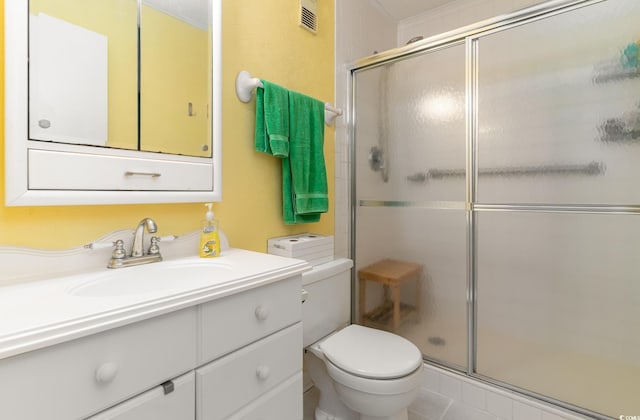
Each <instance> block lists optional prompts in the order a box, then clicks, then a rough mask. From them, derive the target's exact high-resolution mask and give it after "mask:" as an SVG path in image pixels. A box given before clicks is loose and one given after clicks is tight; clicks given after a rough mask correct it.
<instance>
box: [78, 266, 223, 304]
mask: <svg viewBox="0 0 640 420" xmlns="http://www.w3.org/2000/svg"><path fill="white" fill-rule="evenodd" d="M231 274H232V266H231V265H230V264H225V263H221V262H218V261H209V260H186V261H184V260H174V261H163V262H159V263H151V264H145V265H139V266H135V267H127V268H119V269H115V270H109V271H107V272H100V273H98V274H93V275H89V276H87V277H86V278H85V279H83V281H82V282H81V284H78V285H75V286H74V287H71V288H70V289H69V290H68V291H67V292H68V293H69V294H70V295H72V296H81V297H114V296H129V295H154V294H160V293H162V294H166V293H171V292H175V293H180V292H184V291H189V290H196V289H200V288H203V287H209V286H213V285H215V284H216V283H221V282H224V281H228V280H230V279H231Z"/></svg>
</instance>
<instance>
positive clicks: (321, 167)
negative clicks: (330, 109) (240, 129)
mask: <svg viewBox="0 0 640 420" xmlns="http://www.w3.org/2000/svg"><path fill="white" fill-rule="evenodd" d="M289 164H290V168H291V179H292V185H293V191H292V202H293V210H294V213H295V215H296V216H301V215H309V216H311V215H319V213H326V212H327V211H328V210H329V197H328V190H327V170H326V167H325V163H324V103H322V102H320V101H319V100H317V99H314V98H311V97H309V96H306V95H303V94H301V93H297V92H291V91H290V92H289Z"/></svg>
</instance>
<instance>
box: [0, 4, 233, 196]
mask: <svg viewBox="0 0 640 420" xmlns="http://www.w3.org/2000/svg"><path fill="white" fill-rule="evenodd" d="M221 1H222V0H211V9H212V20H211V24H212V31H211V32H212V35H211V37H212V39H211V45H212V54H211V60H212V84H211V85H212V87H211V89H212V94H211V124H212V131H211V133H212V138H211V142H212V146H211V152H212V157H211V158H205V157H189V156H180V155H169V154H162V153H152V152H142V151H134V150H123V149H109V148H101V147H100V148H96V147H92V146H82V145H70V144H61V143H52V142H47V141H39V140H29V138H28V135H29V133H28V127H29V115H28V113H29V103H28V92H29V75H28V73H29V67H28V66H29V50H28V47H29V43H28V40H29V24H28V22H29V1H28V0H7V1H5V2H4V24H5V37H4V39H5V41H4V44H5V45H4V46H5V80H4V83H5V204H6V205H7V206H49V205H89V204H143V203H187V202H210V201H221V200H222V157H221V154H222V144H221V143H222V112H221V108H222V16H221V15H222V10H221V9H222V6H221ZM34 151H35V152H38V151H43V152H45V153H46V152H63V153H62V154H63V155H65V156H66V155H69V156H73V157H74V160H71V161H69V165H73V164H74V163H72V162H75V161H77V160H78V158H81V157H83V154H90V155H92V156H94V157H98V158H103V157H106V158H108V161H109V162H110V163H109V165H111V166H112V167H116V166H120V167H124V166H125V165H126V162H130V161H136V162H143V163H144V162H161V163H162V165H163V166H164V167H166V168H168V169H169V170H170V171H173V173H174V174H180V171H181V169H180V168H181V167H184V166H185V165H190V164H195V165H194V166H198V167H199V168H202V169H200V170H199V171H200V172H198V173H199V174H202V173H206V174H207V175H206V176H207V177H209V176H210V177H211V178H212V182H211V183H210V185H211V187H207V188H205V189H199V190H193V189H192V188H193V186H192V185H190V182H189V179H188V178H189V177H185V178H187V179H186V180H185V181H180V180H179V181H178V184H177V185H176V184H175V183H173V184H172V185H171V186H170V187H169V188H167V189H166V190H162V189H158V190H144V188H140V187H139V186H136V185H134V186H133V187H131V188H126V189H115V188H112V187H106V188H105V187H100V186H97V187H96V188H91V187H89V188H86V187H83V188H84V189H33V188H30V186H29V171H30V170H31V169H34V166H35V165H36V164H37V163H34V162H31V165H32V167H31V169H30V168H29V166H28V165H29V164H30V162H29V153H30V152H34ZM59 167H60V166H59ZM67 167H68V166H66V164H65V166H62V167H61V168H67ZM62 170H64V169H62ZM203 171H204V172H203ZM91 175H92V176H94V177H95V178H96V179H98V178H101V177H102V175H105V176H111V174H102V173H100V172H96V173H95V174H93V173H92V174H91ZM178 178H179V179H181V178H182V177H178ZM143 184H144V183H143ZM207 184H208V182H207ZM100 188H104V189H102V190H101V189H100Z"/></svg>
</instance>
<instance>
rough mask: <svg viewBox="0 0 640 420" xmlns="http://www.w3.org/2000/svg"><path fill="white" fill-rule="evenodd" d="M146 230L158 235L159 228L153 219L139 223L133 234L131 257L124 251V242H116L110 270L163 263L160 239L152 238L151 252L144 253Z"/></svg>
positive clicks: (110, 261)
mask: <svg viewBox="0 0 640 420" xmlns="http://www.w3.org/2000/svg"><path fill="white" fill-rule="evenodd" d="M145 229H146V230H147V232H149V233H156V232H157V231H158V226H157V225H156V222H154V221H153V219H151V218H149V217H146V218H144V219H142V220H141V221H140V223H138V227H136V231H135V232H134V234H133V244H132V245H131V255H128V256H127V252H126V251H125V249H124V241H123V240H118V241H116V242H114V246H115V249H114V250H113V253H112V254H111V260H109V264H108V265H107V267H108V268H121V267H128V266H132V265H139V264H147V263H152V262H156V261H162V255H160V247H159V246H158V241H159V240H160V239H159V238H158V237H156V236H153V237H151V245H150V246H149V251H148V252H147V253H146V254H145V253H144V231H145Z"/></svg>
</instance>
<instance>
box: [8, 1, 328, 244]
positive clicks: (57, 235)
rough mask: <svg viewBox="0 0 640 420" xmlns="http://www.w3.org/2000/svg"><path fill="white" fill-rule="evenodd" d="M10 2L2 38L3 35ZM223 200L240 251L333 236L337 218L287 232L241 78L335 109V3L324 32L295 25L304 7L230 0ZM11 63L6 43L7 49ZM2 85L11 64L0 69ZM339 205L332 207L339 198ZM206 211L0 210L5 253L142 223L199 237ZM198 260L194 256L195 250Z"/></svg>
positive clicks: (272, 165)
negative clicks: (238, 84)
mask: <svg viewBox="0 0 640 420" xmlns="http://www.w3.org/2000/svg"><path fill="white" fill-rule="evenodd" d="M4 1H12V0H0V30H1V33H2V34H4ZM222 2H223V21H224V24H223V43H224V45H223V91H222V95H223V101H222V103H223V114H222V119H223V198H224V201H223V202H222V203H217V204H215V206H214V210H215V212H216V216H217V218H219V219H220V221H221V225H222V228H223V229H224V230H225V232H226V233H227V235H228V236H229V238H230V240H231V244H232V245H233V246H235V247H240V248H245V249H251V250H257V251H265V250H266V240H267V238H269V237H273V236H281V235H288V234H293V233H300V232H305V231H313V232H318V233H322V234H332V233H333V221H334V214H333V210H331V211H330V213H328V214H325V215H323V216H322V220H321V221H320V222H319V223H315V224H309V225H299V226H294V227H289V226H285V225H284V224H283V223H282V216H281V209H280V200H281V198H280V195H281V190H280V172H279V168H280V162H279V161H276V160H275V159H274V158H272V157H269V156H266V155H263V154H259V153H257V152H255V151H254V150H253V129H254V123H253V121H254V116H255V113H254V112H255V110H254V108H255V105H254V103H253V102H252V103H250V104H243V103H241V102H240V101H238V99H237V98H236V96H235V91H234V80H235V76H236V74H237V72H238V71H239V70H243V69H244V70H248V71H250V72H252V73H253V74H254V75H256V76H259V77H263V78H265V79H269V80H272V81H274V82H276V83H279V84H282V85H285V86H287V87H289V88H291V89H295V90H298V91H301V92H304V93H306V94H309V95H312V96H315V97H317V98H319V99H322V100H325V101H331V102H333V74H334V61H333V32H334V30H333V17H334V9H333V7H334V6H333V4H334V2H333V1H331V0H320V1H318V13H319V19H318V24H319V33H318V35H315V36H314V35H313V34H311V33H309V32H307V31H305V30H304V29H301V28H299V27H298V26H297V16H296V8H297V5H298V1H297V0H269V1H263V0H246V1H242V2H240V1H236V0H223V1H222ZM0 54H1V55H2V57H4V37H3V40H2V43H1V44H0ZM0 79H1V80H2V81H4V60H3V62H2V65H1V66H0ZM0 95H1V96H2V102H1V103H0V192H1V193H2V194H1V195H2V203H4V182H5V178H4V167H5V165H4V83H1V84H0ZM325 133H326V135H325V156H326V160H327V173H328V174H329V194H330V197H333V191H334V182H333V173H334V158H333V156H334V148H333V130H332V129H329V128H328V129H327V130H326V131H325ZM332 201H333V199H332ZM203 215H204V207H203V205H202V204H199V203H197V204H196V203H194V204H163V205H160V204H153V205H117V206H64V207H6V206H4V204H2V205H1V206H0V244H10V245H23V246H31V247H36V248H50V249H62V248H69V247H75V246H78V245H80V244H83V243H86V242H89V241H91V240H93V239H96V238H98V237H100V236H102V235H103V234H106V233H108V232H111V231H113V230H116V229H123V228H131V227H133V226H134V225H135V224H136V223H137V222H138V221H139V220H140V219H141V218H142V217H146V216H150V217H153V218H155V220H156V222H158V226H159V230H160V234H161V235H167V234H181V233H185V232H189V231H192V230H195V229H197V228H198V226H199V221H200V219H201V218H202V216H203ZM194 254H195V250H194Z"/></svg>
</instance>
